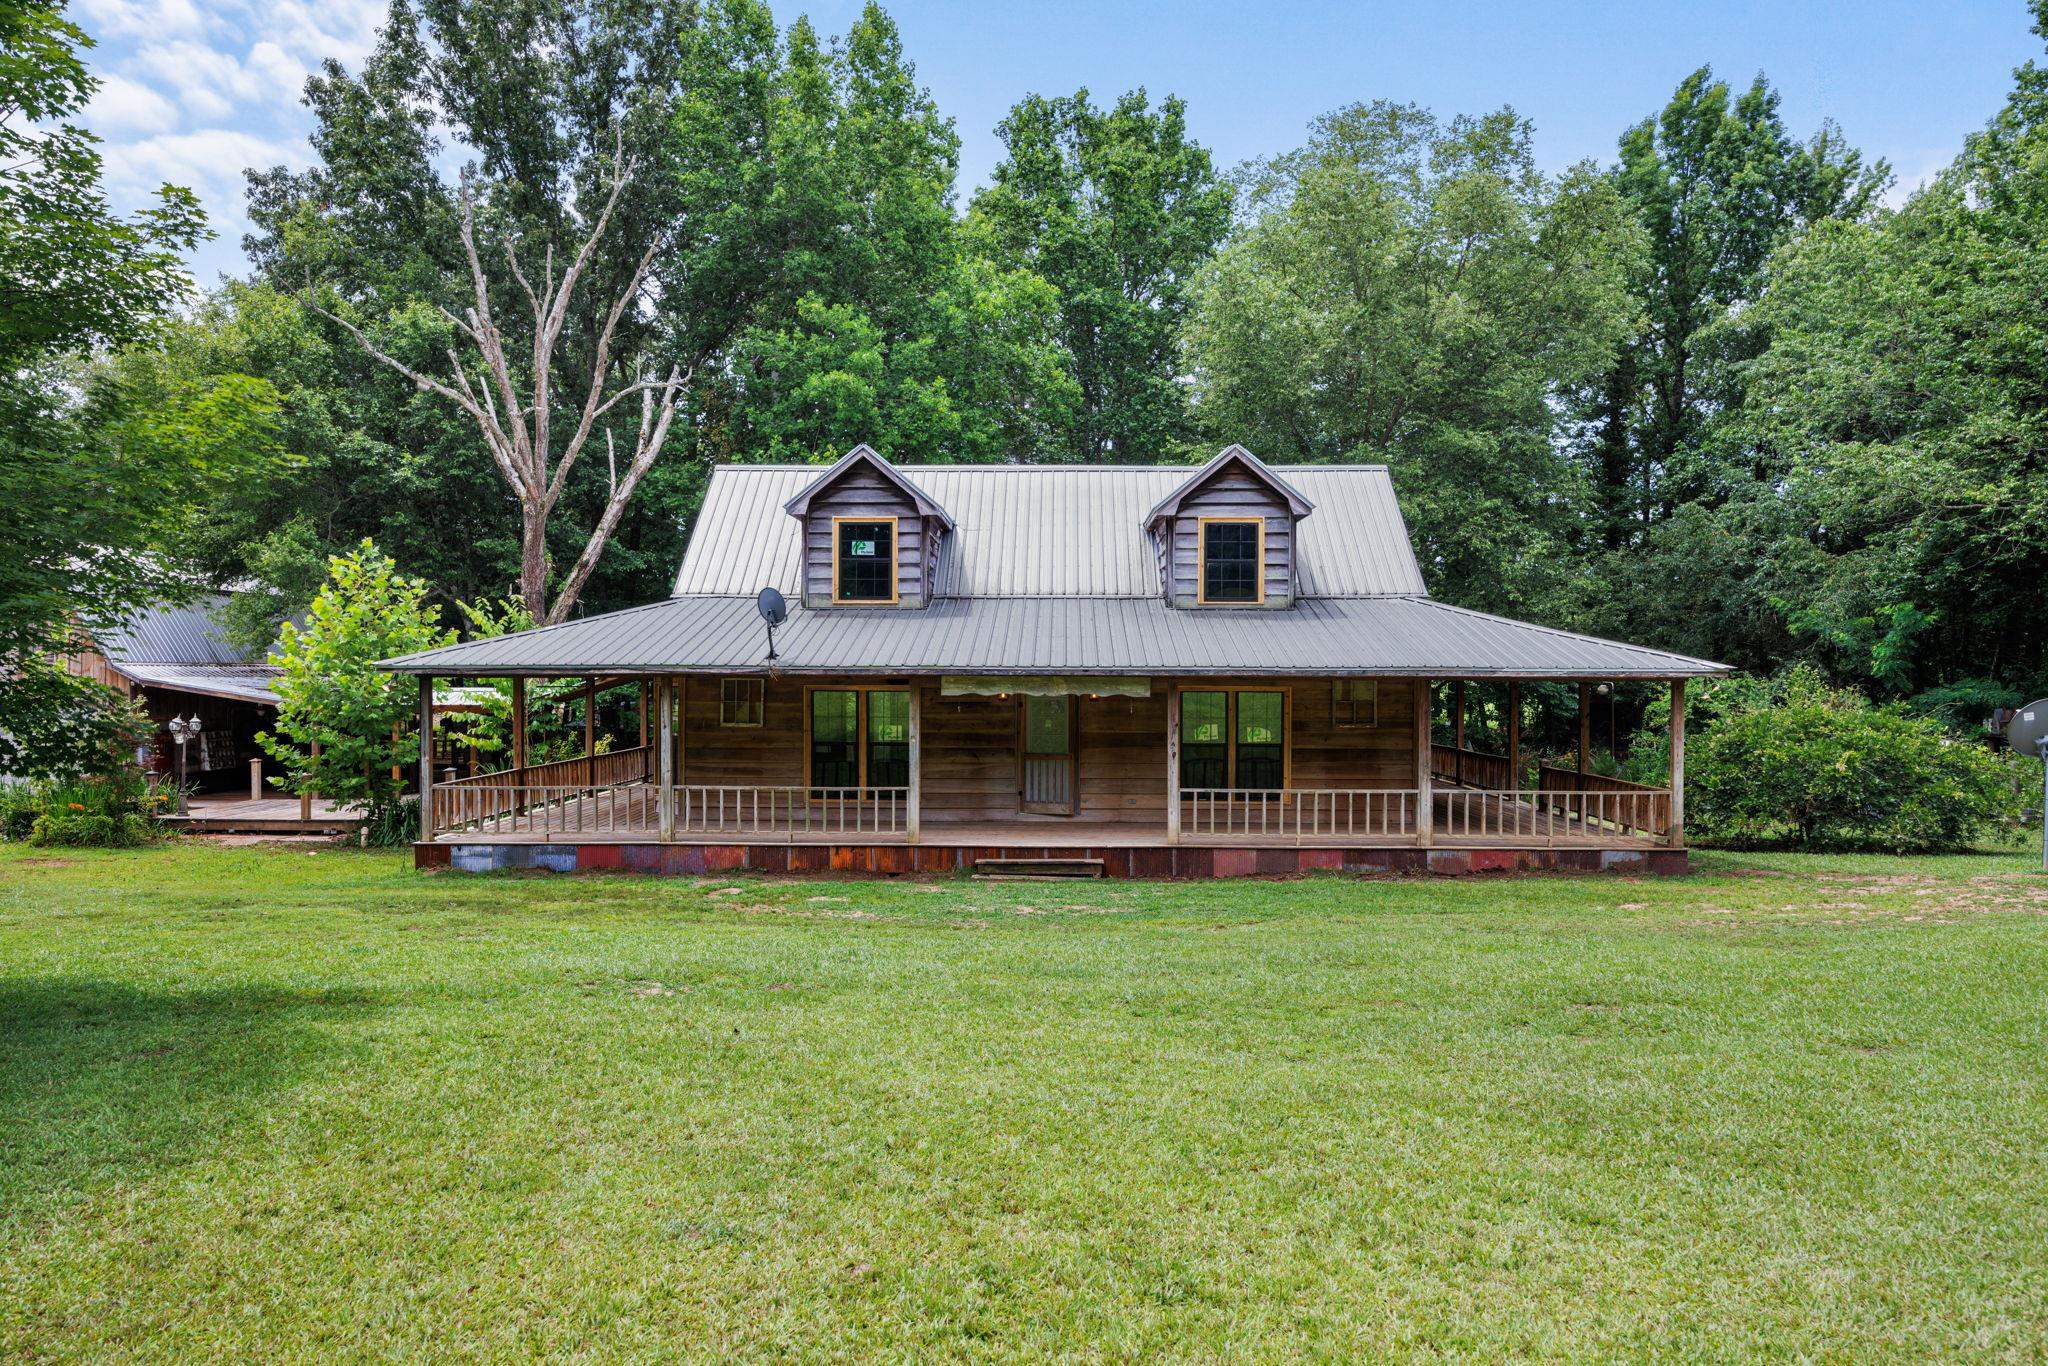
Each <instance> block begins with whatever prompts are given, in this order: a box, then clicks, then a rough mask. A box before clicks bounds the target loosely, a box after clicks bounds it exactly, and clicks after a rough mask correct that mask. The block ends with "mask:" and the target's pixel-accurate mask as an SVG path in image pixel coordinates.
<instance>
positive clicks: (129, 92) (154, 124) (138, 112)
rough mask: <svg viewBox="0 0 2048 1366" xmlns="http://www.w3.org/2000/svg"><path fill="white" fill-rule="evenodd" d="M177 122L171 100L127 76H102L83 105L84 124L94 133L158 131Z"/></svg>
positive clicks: (176, 113)
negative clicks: (89, 100) (90, 98)
mask: <svg viewBox="0 0 2048 1366" xmlns="http://www.w3.org/2000/svg"><path fill="white" fill-rule="evenodd" d="M177 121H178V111H177V109H176V107H175V106H173V105H172V104H171V102H170V101H169V100H167V99H165V98H164V97H163V96H162V95H160V94H158V93H157V92H156V91H154V90H152V89H150V87H148V86H146V85H144V84H142V83H141V82H140V81H131V80H129V79H128V78H127V77H126V76H107V77H104V78H102V80H101V82H100V88H99V89H98V90H96V91H94V92H93V97H92V100H91V102H90V103H88V104H87V105H86V106H85V123H86V126H87V127H89V128H91V129H92V130H93V131H94V132H96V133H99V134H101V135H102V136H105V135H106V134H107V133H109V132H127V131H144V132H151V131H156V132H161V131H163V130H164V129H167V128H169V127H171V126H172V125H174V124H176V123H177Z"/></svg>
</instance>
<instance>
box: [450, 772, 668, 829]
mask: <svg viewBox="0 0 2048 1366" xmlns="http://www.w3.org/2000/svg"><path fill="white" fill-rule="evenodd" d="M659 793H660V789H659V788H657V787H651V786H649V785H648V784H646V783H622V784H615V785H612V786H602V787H593V786H590V785H588V784H583V783H578V784H573V785H571V784H557V783H506V784H496V785H493V784H489V783H479V782H465V783H460V784H458V783H448V784H446V785H442V786H437V787H435V789H434V831H435V833H436V834H449V833H456V832H465V831H466V832H471V833H475V834H485V835H652V834H653V833H654V832H655V831H657V830H659V829H660V828H661V816H660V809H659V806H658V802H659Z"/></svg>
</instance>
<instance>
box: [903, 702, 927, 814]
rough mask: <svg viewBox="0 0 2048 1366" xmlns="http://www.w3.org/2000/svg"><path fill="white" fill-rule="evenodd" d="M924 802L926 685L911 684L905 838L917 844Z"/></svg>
mask: <svg viewBox="0 0 2048 1366" xmlns="http://www.w3.org/2000/svg"><path fill="white" fill-rule="evenodd" d="M923 801H924V684H922V683H919V682H917V681H916V680H915V679H913V680H911V684H910V792H909V795H908V796H907V797H906V798H905V810H904V812H903V836H904V838H905V839H907V840H909V841H910V843H912V844H916V843H917V833H918V807H919V806H920V805H921V804H922V803H923Z"/></svg>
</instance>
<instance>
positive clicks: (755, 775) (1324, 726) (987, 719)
mask: <svg viewBox="0 0 2048 1366" xmlns="http://www.w3.org/2000/svg"><path fill="white" fill-rule="evenodd" d="M1176 682H1177V683H1178V685H1179V686H1180V687H1181V688H1183V689H1199V688H1218V687H1229V688H1273V689H1278V690H1282V691H1285V692H1287V693H1289V695H1290V704H1289V727H1288V745H1289V749H1290V755H1291V768H1292V774H1293V777H1292V784H1293V786H1295V787H1301V788H1332V787H1342V788H1358V787H1388V788H1405V787H1412V786H1414V774H1415V752H1414V743H1415V739H1414V735H1415V727H1414V724H1413V722H1414V702H1413V692H1414V690H1413V689H1412V688H1409V687H1407V686H1405V684H1396V685H1393V686H1387V685H1386V684H1385V683H1384V681H1383V685H1382V687H1381V689H1380V699H1379V717H1378V720H1379V724H1378V725H1377V726H1375V727H1372V728H1370V729H1367V728H1350V727H1340V726H1337V725H1335V724H1334V721H1333V715H1334V713H1333V707H1332V704H1331V680H1329V679H1323V678H1318V679H1262V678H1232V679H1228V680H1215V679H1196V678H1189V679H1180V680H1169V679H1159V680H1156V681H1155V685H1154V688H1153V691H1152V694H1151V695H1150V696H1149V697H1085V696H1084V697H1081V698H1078V699H1077V707H1078V718H1079V719H1078V726H1079V734H1080V744H1079V749H1078V756H1079V772H1080V784H1079V791H1078V793H1077V800H1076V809H1075V818H1076V819H1079V820H1084V821H1086V820H1093V821H1112V822H1118V823H1129V824H1133V825H1142V826H1147V827H1152V828H1157V829H1161V830H1163V829H1164V828H1165V825H1166V708H1167V688H1168V686H1169V685H1170V684H1174V683H1176ZM831 686H834V680H832V679H830V678H815V677H814V678H802V679H792V678H778V679H770V680H769V681H768V684H767V688H766V690H765V696H764V705H765V707H766V718H765V724H763V725H761V726H758V727H744V728H742V727H724V726H720V725H719V722H718V696H719V691H718V680H717V679H715V678H708V677H701V678H690V679H688V680H687V681H686V682H685V684H684V693H683V706H682V714H683V725H682V734H683V743H682V750H683V759H682V766H681V772H680V774H679V776H678V778H677V781H678V782H680V783H687V784H697V785H709V784H732V785H747V786H797V785H801V784H804V783H807V782H808V781H809V775H808V773H807V772H806V763H805V755H804V742H803V736H804V716H803V708H804V696H805V691H806V688H808V687H831ZM904 686H909V685H907V684H906V685H904ZM920 686H921V687H922V689H923V693H922V699H921V701H922V711H923V716H922V729H923V741H922V753H923V803H922V811H923V819H924V823H925V826H926V828H927V829H932V828H934V827H942V826H945V825H947V824H949V823H950V824H956V825H961V824H975V823H983V822H988V821H1016V822H1017V823H1018V824H1019V826H1020V827H1029V828H1032V829H1036V828H1040V827H1042V826H1044V825H1045V824H1046V823H1047V822H1053V823H1057V822H1058V821H1060V820H1062V819H1065V818H1064V817H1058V816H1031V815H1024V814H1022V813H1021V812H1020V808H1019V798H1020V794H1019V790H1018V789H1019V773H1020V770H1019V764H1018V750H1019V744H1020V737H1021V725H1022V715H1021V713H1022V705H1023V704H1022V702H1021V701H1020V700H1019V699H1018V698H1016V697H1014V696H1012V697H946V696H943V695H941V693H940V691H939V688H938V686H937V685H936V684H935V683H932V682H930V681H928V680H927V681H926V682H924V683H923V684H922V685H920Z"/></svg>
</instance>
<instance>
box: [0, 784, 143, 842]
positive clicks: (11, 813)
mask: <svg viewBox="0 0 2048 1366" xmlns="http://www.w3.org/2000/svg"><path fill="white" fill-rule="evenodd" d="M171 795H172V794H170V793H169V792H168V791H167V790H165V789H160V788H157V787H156V786H154V785H153V784H151V783H149V782H147V781H146V780H144V779H143V778H142V776H141V775H140V774H132V773H123V774H121V775H119V776H116V777H110V778H77V779H73V780H72V781H70V782H52V783H23V784H17V785H15V786H12V787H9V788H6V789H4V790H0V834H4V835H5V837H6V838H8V839H11V840H21V839H26V840H27V841H28V842H29V843H30V844H39V845H68V846H72V847H84V846H99V847H104V848H125V847H128V846H132V845H137V844H144V843H147V842H149V841H150V840H153V839H156V838H157V837H158V834H159V829H158V827H157V825H156V824H155V822H154V821H152V820H151V819H150V818H151V816H152V815H153V814H154V813H155V812H156V811H157V810H159V809H161V808H162V807H163V806H164V805H166V804H167V803H168V801H169V800H170V797H171Z"/></svg>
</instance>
